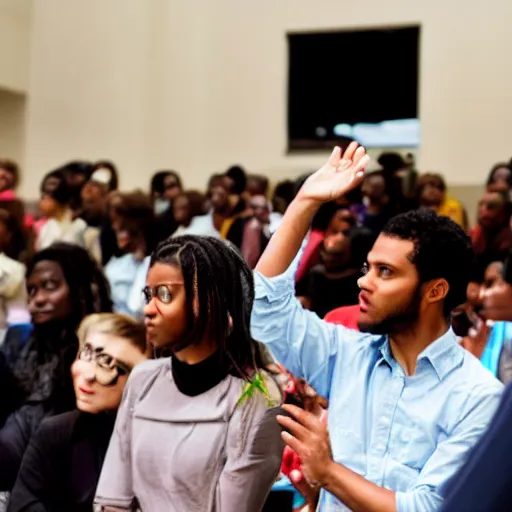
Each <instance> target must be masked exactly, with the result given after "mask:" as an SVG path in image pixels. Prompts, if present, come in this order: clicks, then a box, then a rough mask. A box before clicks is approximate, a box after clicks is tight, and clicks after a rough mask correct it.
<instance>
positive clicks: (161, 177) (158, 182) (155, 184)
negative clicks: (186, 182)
mask: <svg viewBox="0 0 512 512" xmlns="http://www.w3.org/2000/svg"><path fill="white" fill-rule="evenodd" d="M167 176H172V177H173V178H174V179H175V180H176V181H177V183H178V186H179V187H180V189H182V188H183V186H182V183H181V178H180V175H179V174H178V173H177V172H176V171H157V172H156V173H155V174H153V177H152V178H151V183H150V186H149V190H150V195H151V197H153V196H154V195H155V193H158V194H160V195H163V193H164V192H165V178H167Z"/></svg>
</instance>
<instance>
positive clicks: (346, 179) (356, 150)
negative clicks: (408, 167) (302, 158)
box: [299, 142, 370, 203]
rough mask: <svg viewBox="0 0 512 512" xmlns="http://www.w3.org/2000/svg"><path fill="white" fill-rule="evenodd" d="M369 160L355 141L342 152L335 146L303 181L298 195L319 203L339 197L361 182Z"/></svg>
mask: <svg viewBox="0 0 512 512" xmlns="http://www.w3.org/2000/svg"><path fill="white" fill-rule="evenodd" d="M369 161H370V157H369V156H368V155H367V154H366V151H365V149H364V148H363V147H362V146H359V145H358V144H357V142H351V143H350V144H349V146H348V147H347V149H346V150H345V152H344V153H342V150H341V149H340V148H339V147H335V148H334V150H333V152H332V153H331V156H330V157H329V160H328V161H327V163H326V164H325V165H324V166H323V167H322V168H321V169H319V170H318V171H317V172H315V173H314V174H313V175H311V176H310V177H309V178H308V179H307V180H306V181H305V182H304V185H303V186H302V188H301V189H300V191H299V197H301V198H303V199H310V200H313V201H317V202H320V203H323V202H327V201H334V200H336V199H338V198H340V197H341V196H343V195H345V194H346V193H347V192H349V191H350V190H352V189H353V188H355V187H357V186H358V185H359V184H360V183H361V181H362V179H363V177H364V169H365V167H366V166H367V165H368V162H369Z"/></svg>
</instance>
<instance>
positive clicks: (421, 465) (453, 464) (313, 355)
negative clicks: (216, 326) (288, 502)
mask: <svg viewBox="0 0 512 512" xmlns="http://www.w3.org/2000/svg"><path fill="white" fill-rule="evenodd" d="M255 291H256V300H255V303H254V308H253V313H252V319H251V330H252V335H253V337H254V338H255V339H256V340H258V341H261V342H263V343H265V344H266V345H267V346H268V347H269V348H270V350H271V351H272V352H273V354H274V355H275V356H276V358H277V359H278V360H279V361H280V362H281V363H282V364H283V365H284V366H285V367H286V368H288V369H289V370H290V371H291V372H292V373H294V374H295V375H296V376H298V377H304V378H305V379H307V381H308V382H309V383H310V384H311V385H312V386H313V387H314V388H315V389H316V390H317V392H318V393H319V394H321V395H323V396H325V397H327V398H328V399H329V416H328V418H329V419H328V428H329V433H330V438H331V444H332V452H333V457H334V460H335V461H336V462H338V463H340V464H344V465H345V466H346V467H348V468H350V469H351V470H353V471H355V472H356V473H358V474H360V475H362V476H364V477H365V478H366V479H367V480H369V481H370V482H373V483H375V484H376V485H378V486H381V487H384V488H386V489H390V490H393V491H396V505H397V509H398V511H399V512H427V511H434V510H439V509H440V507H441V505H442V497H441V496H442V487H443V485H444V484H445V483H446V482H447V480H448V479H449V478H450V477H451V476H452V475H453V474H454V473H455V471H456V470H457V469H458V467H459V466H460V465H461V464H462V463H463V462H464V459H465V456H466V454H467V452H468V450H469V449H470V448H471V447H472V446H473V445H474V444H475V443H476V441H477V440H478V439H479V438H480V436H481V435H482V433H483V432H484V431H485V429H486V428H487V426H488V424H489V422H490V420H491V418H492V416H493V414H494V412H495V409H496V407H497V405H498V402H499V398H500V395H501V391H502V388H503V386H502V384H501V383H500V382H499V381H498V380H497V379H495V378H494V377H493V375H492V374H491V373H490V372H489V371H488V370H486V369H485V368H484V367H483V366H482V364H481V363H480V361H478V360H477V359H476V358H475V357H473V356H472V355H471V354H470V353H469V352H467V351H465V350H464V349H463V348H461V347H460V345H459V344H458V343H457V340H456V338H455V335H454V333H453V331H452V330H451V329H450V330H448V332H447V333H446V334H444V335H443V336H442V337H441V338H439V339H438V340H436V341H435V342H434V343H432V344H431V345H430V346H429V347H427V349H426V350H425V351H424V352H423V353H421V354H420V356H419V357H418V362H417V368H416V373H415V375H413V376H407V375H406V374H405V373H404V371H403V369H402V368H401V366H400V365H399V364H398V363H397V362H396V360H395V359H394V358H393V355H392V354H391V351H390V347H389V342H388V338H387V336H371V335H367V334H362V333H359V332H357V331H350V330H348V329H345V328H344V327H342V326H339V325H332V324H328V323H326V322H324V321H323V320H320V319H319V318H318V317H317V316H316V315H315V314H314V313H311V312H309V311H306V310H304V309H302V307H301V306H300V304H299V303H298V301H297V300H296V299H295V297H294V281H293V273H292V269H290V270H289V271H287V272H286V273H285V274H283V275H282V276H279V277H276V278H272V279H268V278H265V277H263V276H262V275H260V274H258V273H257V272H255ZM319 510H320V511H321V512H327V511H329V512H330V511H339V510H347V508H346V507H345V505H343V504H342V503H341V502H340V501H339V500H337V499H336V498H335V497H334V496H333V495H332V494H330V493H327V492H325V491H322V494H321V497H320V506H319Z"/></svg>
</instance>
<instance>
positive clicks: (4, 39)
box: [0, 0, 32, 119]
mask: <svg viewBox="0 0 512 512" xmlns="http://www.w3.org/2000/svg"><path fill="white" fill-rule="evenodd" d="M31 12H32V0H0V88H3V89H8V90H11V91H15V92H22V93H23V92H26V90H27V87H28V69H29V51H30V21H31ZM0 119H1V118H0Z"/></svg>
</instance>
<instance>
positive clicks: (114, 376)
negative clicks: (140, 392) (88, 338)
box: [78, 343, 132, 386]
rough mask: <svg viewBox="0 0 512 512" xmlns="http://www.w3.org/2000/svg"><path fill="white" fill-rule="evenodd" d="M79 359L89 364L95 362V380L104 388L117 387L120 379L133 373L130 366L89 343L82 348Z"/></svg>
mask: <svg viewBox="0 0 512 512" xmlns="http://www.w3.org/2000/svg"><path fill="white" fill-rule="evenodd" d="M78 359H79V360H80V361H85V362H87V363H91V362H93V361H94V362H95V365H96V368H95V371H94V378H95V380H96V382H97V383H98V384H101V385H102V386H115V385H116V384H117V381H118V379H119V377H121V376H122V375H128V374H129V373H130V372H131V371H132V368H131V367H130V366H129V365H127V364H125V363H123V362H122V361H119V359H116V358H115V357H112V356H111V355H110V354H107V353H106V352H103V348H94V347H93V346H92V345H90V344H89V343H86V344H85V345H84V346H83V347H82V350H80V352H79V353H78Z"/></svg>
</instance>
